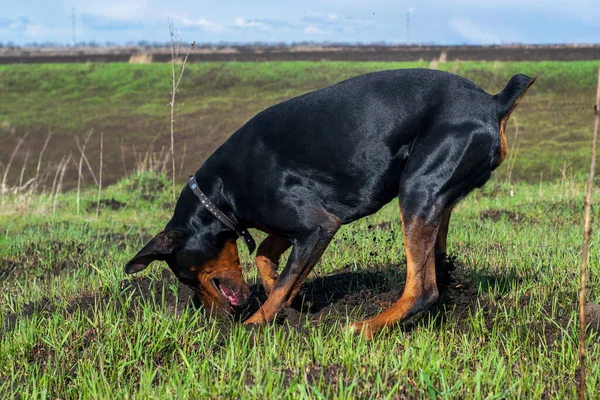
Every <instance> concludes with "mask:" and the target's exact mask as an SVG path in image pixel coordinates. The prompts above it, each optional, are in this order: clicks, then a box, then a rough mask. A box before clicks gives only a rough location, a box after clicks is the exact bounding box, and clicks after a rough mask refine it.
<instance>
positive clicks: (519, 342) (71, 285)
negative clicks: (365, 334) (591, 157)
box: [0, 175, 600, 398]
mask: <svg viewBox="0 0 600 400" xmlns="http://www.w3.org/2000/svg"><path fill="white" fill-rule="evenodd" d="M156 181H158V182H159V183H160V182H162V184H158V185H154V186H149V184H150V183H153V182H156ZM497 182H498V180H495V181H494V180H493V181H492V182H490V183H489V184H488V186H486V187H484V189H483V190H482V191H479V192H475V193H473V194H472V195H470V196H469V197H468V198H467V199H465V200H464V201H463V202H462V203H461V204H460V205H459V206H458V207H457V209H456V211H455V213H454V214H453V217H452V221H451V227H450V234H449V238H450V247H449V252H450V254H451V255H452V256H453V257H456V260H455V265H456V271H455V273H454V274H455V276H456V281H454V282H453V284H452V285H451V286H450V288H449V289H448V293H449V295H447V296H444V295H443V296H442V299H444V300H443V301H442V302H441V304H440V305H438V306H437V307H435V308H434V309H433V310H432V311H430V312H427V313H425V314H423V315H421V316H420V317H418V318H417V319H416V320H415V321H414V322H413V323H412V324H408V325H405V326H404V327H403V328H402V327H397V328H395V329H392V330H389V331H386V332H383V333H382V334H380V335H378V336H376V337H375V339H374V340H373V341H371V342H366V341H364V340H362V339H361V338H359V337H356V336H354V335H352V334H349V333H348V332H346V331H344V330H343V327H344V326H346V324H347V322H348V320H353V319H356V318H358V317H360V316H361V310H360V309H358V308H354V309H350V310H349V313H350V316H348V317H345V316H343V315H335V316H334V317H333V318H325V319H324V320H323V322H320V323H316V322H314V321H304V320H303V319H302V317H301V318H300V323H299V327H290V326H288V325H287V324H285V323H284V324H283V325H277V324H271V325H268V326H267V327H264V328H262V329H258V330H248V329H246V328H244V327H243V326H241V325H239V324H234V325H231V326H230V325H229V324H226V323H223V322H216V321H214V320H212V319H209V318H207V317H206V316H204V315H203V314H202V313H201V312H200V311H194V310H192V309H189V308H186V307H183V306H182V305H181V304H180V303H177V302H175V303H173V302H172V301H171V300H169V299H173V298H176V296H177V294H178V293H181V290H182V288H179V287H178V285H177V283H176V280H175V279H174V278H173V277H172V275H171V273H170V271H168V269H165V268H166V266H165V265H164V264H162V263H157V264H156V265H152V266H151V267H150V268H148V270H147V271H145V272H143V273H141V274H140V276H136V277H129V276H125V275H124V273H123V265H124V264H125V262H126V261H127V260H128V258H130V257H131V256H132V255H133V254H134V253H135V252H136V251H137V250H138V249H139V248H140V246H142V245H143V244H144V243H145V241H147V240H148V237H149V236H150V235H153V234H155V233H157V232H158V231H159V230H160V229H162V227H163V226H164V224H165V223H166V221H167V220H168V218H169V217H170V213H171V210H170V209H168V208H166V207H165V206H164V203H165V202H168V201H169V198H170V193H169V185H168V183H167V181H166V180H164V178H160V177H159V178H157V177H155V176H151V175H137V176H135V177H131V178H128V179H126V180H123V181H121V182H119V183H118V184H116V185H113V186H111V187H109V188H107V189H106V190H105V191H104V192H103V195H102V197H103V198H104V199H111V198H115V199H117V200H119V201H121V202H123V203H126V206H125V207H124V208H122V209H121V210H117V211H111V210H108V209H103V210H102V212H101V214H100V217H99V218H96V217H95V208H93V207H92V208H93V209H91V210H90V211H82V212H81V214H80V215H77V214H76V204H75V195H74V194H73V193H67V194H64V195H61V196H59V199H58V204H57V206H58V207H57V211H56V214H52V202H51V201H48V199H45V198H42V197H40V196H36V197H33V198H30V199H29V200H28V201H24V200H23V199H18V198H14V199H13V198H6V199H5V203H4V205H3V206H2V207H0V227H1V228H0V235H1V236H0V275H1V276H2V277H1V279H0V290H1V294H0V327H1V328H0V393H3V394H4V397H8V398H11V397H19V396H21V397H25V398H38V397H40V398H45V397H50V398H56V397H60V398H125V397H128V398H132V397H133V398H156V397H170V398H207V397H220V398H240V397H241V398H282V397H290V398H364V397H375V398H397V397H403V396H406V397H409V398H415V397H416V398H423V397H429V398H436V397H437V398H540V397H549V398H573V397H574V396H575V390H576V373H577V369H578V353H577V349H578V347H577V346H578V342H577V340H578V328H577V327H578V323H577V307H576V298H577V287H578V267H579V263H580V252H581V233H582V229H583V228H582V223H581V221H582V213H583V210H582V201H581V199H582V197H583V196H582V194H583V190H584V183H583V179H573V178H571V179H567V180H565V181H563V182H561V183H555V184H549V183H543V185H542V187H541V189H540V186H539V185H530V184H525V183H519V184H517V185H516V186H515V188H514V192H515V195H514V197H510V196H508V192H509V187H508V186H507V185H505V184H499V183H497ZM132 188H138V191H137V192H136V193H133V192H132V191H131V190H130V189H132ZM149 194H152V195H153V196H151V197H147V196H146V195H149ZM94 200H95V192H86V193H85V194H84V196H83V200H82V210H85V208H86V206H87V205H88V204H89V203H93V202H94ZM598 200H600V195H599V193H598V192H597V191H596V193H595V197H594V201H595V202H596V203H597V202H598ZM17 217H18V218H17ZM598 217H600V214H599V212H598V209H597V208H596V210H595V212H594V218H595V220H596V221H597V220H598ZM382 222H390V226H389V227H386V228H385V229H373V228H372V226H377V225H378V224H380V223H382ZM370 226H371V227H370ZM400 231H401V230H400V224H399V218H398V215H397V206H396V204H395V202H392V203H391V204H390V205H388V206H386V207H385V208H384V209H383V210H381V211H380V212H379V213H377V214H375V215H373V216H371V217H368V218H366V219H363V220H360V221H357V222H355V223H353V224H351V225H348V226H345V227H343V228H342V230H341V231H340V232H339V233H338V235H337V236H336V238H335V239H334V241H333V242H332V244H331V246H330V247H329V249H328V250H327V251H326V253H325V255H324V256H323V258H322V260H321V261H320V262H319V264H318V265H317V267H316V269H315V272H314V273H313V275H312V276H311V278H310V279H312V278H315V279H318V278H319V277H320V276H323V275H326V274H327V273H330V272H332V271H336V270H339V269H341V268H344V267H347V268H349V270H350V271H353V272H354V273H356V274H359V273H360V271H363V270H365V269H368V268H371V269H373V268H379V269H380V270H382V271H385V274H387V275H388V278H387V279H388V280H389V284H390V285H391V287H390V288H388V289H391V290H399V289H400V288H401V286H402V282H403V280H404V274H405V272H406V271H405V270H406V265H405V261H404V249H403V243H402V235H401V233H400ZM256 235H257V237H262V236H261V234H260V233H256ZM599 245H600V238H599V236H598V235H595V236H594V237H593V240H592V243H591V253H590V275H589V293H588V301H590V302H594V303H600V269H599V265H598V259H600V251H599V248H600V246H599ZM240 254H241V256H242V263H243V265H244V266H245V271H246V274H247V278H248V279H249V280H250V281H254V280H256V279H257V274H256V271H255V269H254V268H253V266H252V260H251V259H250V258H249V257H248V256H247V253H246V252H245V251H244V249H243V248H240ZM394 285H396V286H394ZM135 288H138V289H137V290H136V289H135ZM140 288H142V289H143V290H142V289H140ZM373 290H375V289H373ZM461 293H462V294H467V296H466V297H464V296H463V298H462V300H460V301H459V300H457V299H456V297H458V296H459V295H460V294H461ZM373 296H374V295H373ZM366 298H367V299H369V298H370V297H369V296H367V297H366ZM373 301H376V300H375V299H373ZM465 301H466V303H465ZM455 307H456V309H455ZM598 338H599V337H598V332H597V331H594V330H592V331H590V333H589V334H588V339H587V349H588V395H589V396H590V398H591V397H593V396H594V393H596V391H597V389H598V387H599V386H600V367H599V365H598V363H597V362H596V360H597V359H598V357H599V356H600V346H599V344H598V343H599V342H598Z"/></svg>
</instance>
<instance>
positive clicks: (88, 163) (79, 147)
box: [75, 131, 98, 185]
mask: <svg viewBox="0 0 600 400" xmlns="http://www.w3.org/2000/svg"><path fill="white" fill-rule="evenodd" d="M92 132H93V131H90V133H88V137H89V136H92ZM75 142H76V143H77V149H79V152H80V153H81V156H82V157H83V161H85V164H86V165H87V167H88V170H89V171H90V175H92V179H93V180H94V183H95V184H96V185H97V184H98V179H96V174H94V170H93V168H92V165H91V164H90V160H88V158H87V156H86V155H85V151H84V149H82V148H81V146H80V144H79V138H78V137H77V136H75ZM86 142H87V139H86Z"/></svg>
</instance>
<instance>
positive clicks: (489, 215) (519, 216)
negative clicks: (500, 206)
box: [480, 209, 527, 224]
mask: <svg viewBox="0 0 600 400" xmlns="http://www.w3.org/2000/svg"><path fill="white" fill-rule="evenodd" d="M480 218H481V219H482V220H483V221H486V220H488V219H490V220H492V221H493V222H498V221H500V220H502V219H506V220H508V221H509V222H511V223H513V224H518V223H522V222H525V221H526V220H527V217H526V216H525V214H523V213H520V212H518V211H508V210H494V209H492V210H485V211H483V212H482V213H481V214H480Z"/></svg>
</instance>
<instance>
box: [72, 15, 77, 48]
mask: <svg viewBox="0 0 600 400" xmlns="http://www.w3.org/2000/svg"><path fill="white" fill-rule="evenodd" d="M72 22H73V47H75V43H77V38H76V37H75V7H73V14H72Z"/></svg>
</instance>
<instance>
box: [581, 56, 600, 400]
mask: <svg viewBox="0 0 600 400" xmlns="http://www.w3.org/2000/svg"><path fill="white" fill-rule="evenodd" d="M599 122H600V68H598V83H597V87H596V104H595V105H594V133H593V136H592V160H591V161H590V175H589V178H588V182H587V190H586V193H585V217H584V231H583V232H584V234H583V251H582V255H581V275H580V283H579V371H580V374H579V377H580V378H579V379H580V380H579V398H580V399H582V400H583V399H584V398H585V285H586V276H587V259H588V245H589V242H590V236H591V235H592V221H591V214H592V213H591V211H592V189H593V187H594V172H595V170H596V155H597V146H598V124H599Z"/></svg>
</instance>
